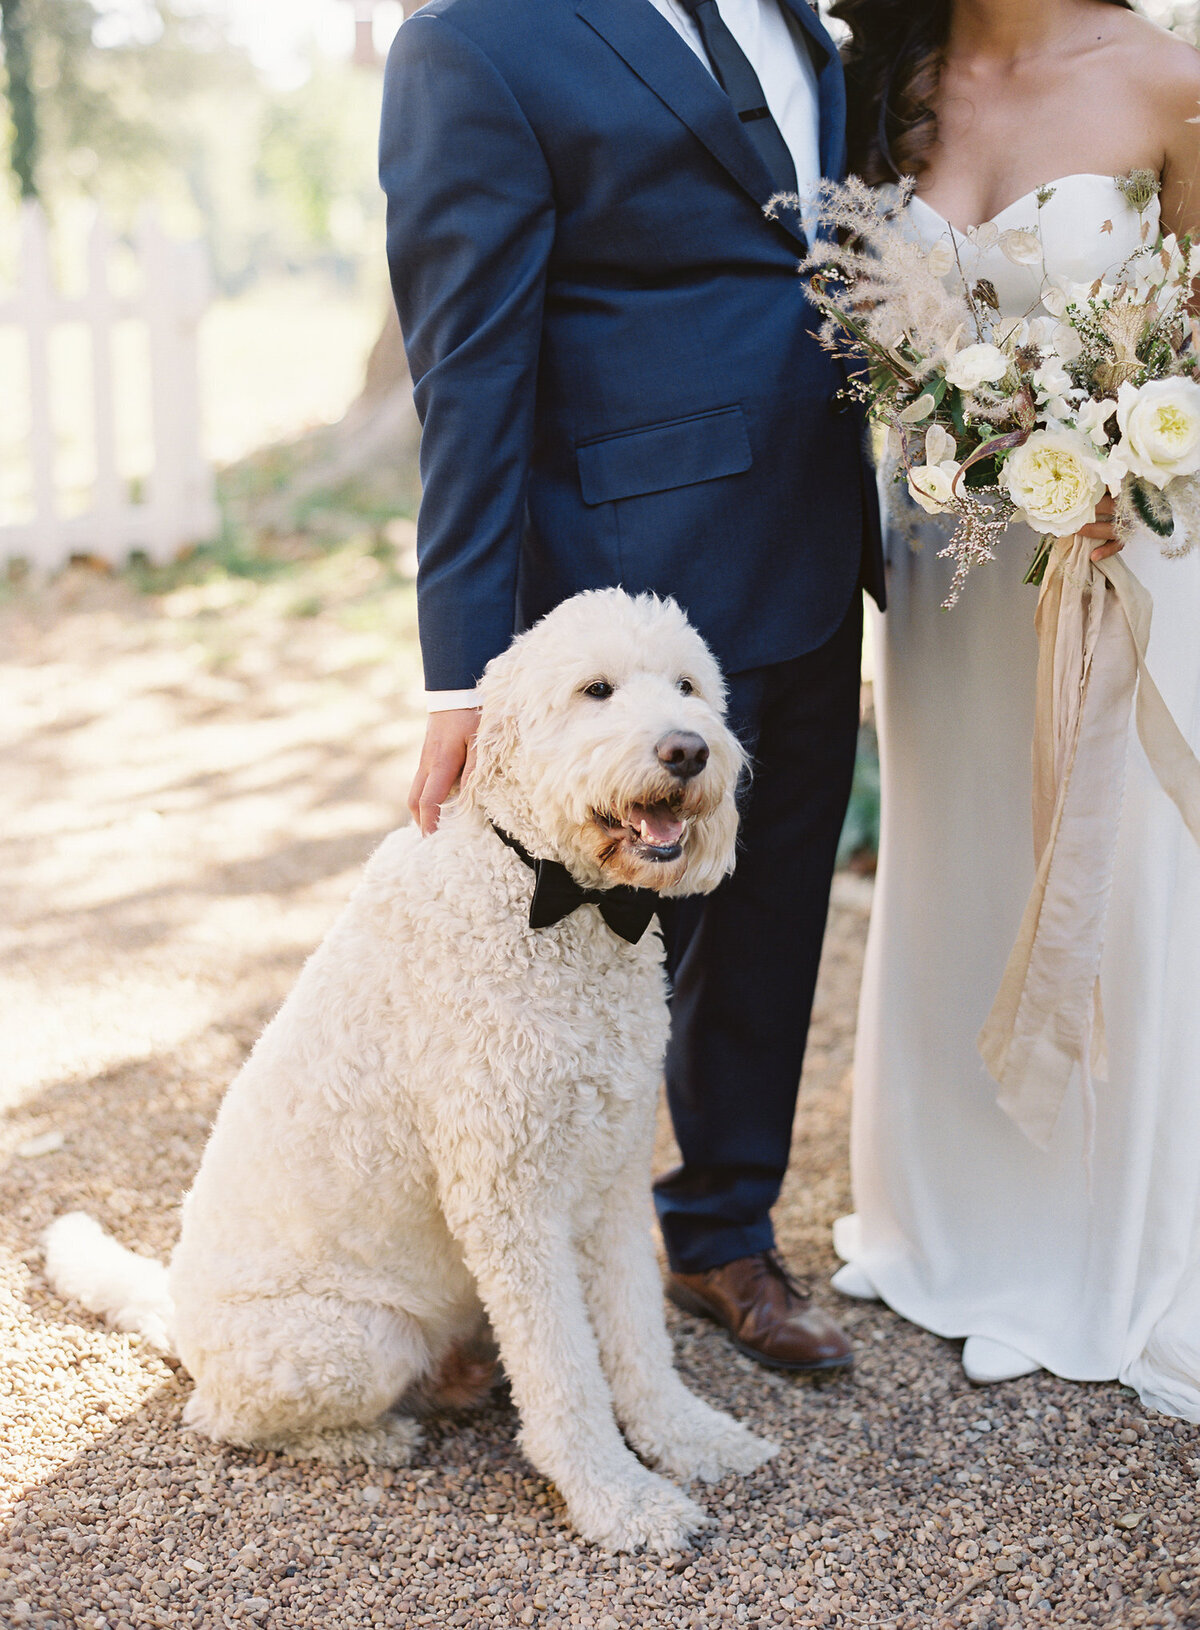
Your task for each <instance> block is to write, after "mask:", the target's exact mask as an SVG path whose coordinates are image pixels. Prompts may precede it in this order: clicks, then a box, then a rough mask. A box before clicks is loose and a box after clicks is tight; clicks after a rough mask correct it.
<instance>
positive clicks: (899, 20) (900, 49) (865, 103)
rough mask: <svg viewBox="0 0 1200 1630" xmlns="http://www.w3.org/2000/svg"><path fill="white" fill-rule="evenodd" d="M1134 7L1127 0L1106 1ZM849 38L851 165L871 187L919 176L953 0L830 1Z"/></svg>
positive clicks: (933, 125)
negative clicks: (848, 32)
mask: <svg viewBox="0 0 1200 1630" xmlns="http://www.w3.org/2000/svg"><path fill="white" fill-rule="evenodd" d="M1106 3H1107V4H1109V5H1116V6H1123V7H1124V8H1125V10H1126V11H1132V10H1133V9H1134V8H1133V6H1132V5H1131V3H1130V0H1106ZM829 10H830V14H831V16H834V17H836V18H837V19H838V21H839V22H842V23H845V24H846V26H847V27H848V28H849V30H850V39H849V40H848V41H847V43H846V46H845V48H844V50H843V52H842V58H843V61H844V62H845V65H846V93H847V108H846V139H847V142H848V144H849V149H850V168H851V170H853V171H854V172H855V173H856V174H858V175H860V176H862V178H863V180H864V181H867V182H869V183H870V184H871V185H872V186H878V185H879V184H880V183H881V182H887V181H895V180H897V179H898V178H899V177H900V176H902V175H915V176H919V175H920V174H921V171H922V170H923V169H924V168H925V167H926V165H927V164H928V163H929V155H930V153H931V151H932V150H933V147H934V144H935V143H936V142H937V133H938V132H937V114H936V113H935V112H934V111H933V104H934V102H935V101H936V100H937V89H938V79H939V77H940V75H941V71H942V55H943V52H944V51H945V49H946V36H947V34H948V32H949V28H950V10H951V0H835V3H834V4H833V5H832V6H830V8H829Z"/></svg>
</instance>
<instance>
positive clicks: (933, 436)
mask: <svg viewBox="0 0 1200 1630" xmlns="http://www.w3.org/2000/svg"><path fill="white" fill-rule="evenodd" d="M957 452H958V448H957V446H956V445H955V441H954V437H953V436H952V435H951V434H950V432H949V431H948V430H943V428H942V426H941V425H940V424H931V425H930V427H929V429H928V430H927V431H926V432H925V462H926V464H945V463H946V462H948V461H949V462H951V463H953V461H954V455H955V453H957ZM954 467H955V469H956V470H957V468H958V466H957V464H955V466H954Z"/></svg>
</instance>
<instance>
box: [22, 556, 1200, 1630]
mask: <svg viewBox="0 0 1200 1630" xmlns="http://www.w3.org/2000/svg"><path fill="white" fill-rule="evenodd" d="M411 624H412V608H411V598H410V596H409V595H408V594H407V592H405V591H403V590H401V589H397V588H395V587H392V586H391V585H390V584H389V583H388V582H387V581H384V574H381V569H380V568H379V565H378V563H377V562H375V561H373V560H372V558H371V557H370V556H369V555H367V554H362V555H355V554H354V552H353V551H351V552H349V553H347V552H343V553H342V554H341V555H339V556H338V557H336V559H335V560H334V561H333V562H328V563H326V564H325V565H323V566H318V567H312V568H305V570H304V571H302V572H301V573H300V574H299V579H298V580H296V579H290V580H289V581H287V582H286V583H277V584H273V585H270V586H268V587H259V588H256V589H253V588H251V587H249V586H247V585H238V584H230V583H228V582H218V583H216V584H214V585H211V586H210V587H208V588H203V589H196V588H192V589H183V590H179V591H176V593H174V594H173V595H170V596H167V597H164V598H160V599H159V600H146V599H141V600H139V599H137V598H135V597H134V596H133V595H132V594H131V593H130V592H129V591H128V589H127V588H126V587H125V586H124V585H123V584H121V583H120V582H113V581H111V580H106V579H103V578H98V577H95V576H93V575H92V574H90V573H87V572H84V571H80V570H75V571H72V572H71V573H69V574H67V576H66V577H65V578H63V579H61V580H60V581H59V583H58V584H56V585H54V586H53V587H52V588H50V589H42V590H41V591H37V592H35V591H32V590H25V591H22V592H20V593H18V594H17V595H15V596H11V597H10V598H9V600H8V602H7V604H6V605H5V606H4V607H3V608H2V609H0V698H2V700H0V742H2V744H3V753H4V762H5V764H6V766H8V773H7V774H6V775H5V777H4V778H3V779H2V780H0V811H2V814H3V820H2V822H0V897H2V898H3V900H4V902H5V909H4V914H3V918H4V920H3V922H0V1012H2V1013H3V1016H4V1017H3V1062H2V1076H3V1081H2V1093H3V1111H4V1114H3V1119H2V1120H0V1324H2V1327H3V1335H2V1340H3V1351H4V1354H5V1357H6V1360H7V1363H6V1374H5V1376H4V1382H3V1384H2V1385H0V1421H2V1422H3V1438H2V1441H3V1444H4V1451H3V1457H2V1463H0V1500H2V1501H3V1506H2V1509H3V1512H4V1523H3V1537H2V1538H0V1625H3V1626H5V1627H8V1626H18V1625H53V1626H58V1625H70V1626H76V1625H79V1626H87V1627H89V1630H90V1627H95V1630H102V1627H112V1630H116V1627H125V1626H134V1625H162V1626H168V1625H169V1626H180V1627H182V1626H196V1627H201V1626H203V1627H209V1626H226V1625H227V1626H235V1625H238V1626H240V1625H255V1624H257V1625H267V1626H281V1627H282V1626H291V1625H317V1626H322V1627H331V1630H342V1627H352V1626H360V1625H368V1624H386V1625H398V1626H416V1625H421V1626H424V1625H433V1626H438V1627H439V1630H440V1627H441V1626H458V1625H467V1626H481V1625H495V1626H516V1625H527V1624H536V1625H542V1626H548V1627H549V1626H567V1625H570V1626H580V1627H584V1626H587V1627H591V1630H618V1627H622V1626H637V1627H641V1626H674V1625H688V1626H708V1625H726V1624H729V1625H734V1624H739V1625H740V1624H745V1625H758V1624H780V1625H789V1626H801V1627H808V1626H860V1625H861V1626H894V1627H896V1630H902V1627H910V1626H911V1627H918V1626H920V1627H924V1626H943V1625H944V1626H968V1625H970V1626H975V1627H977V1630H984V1627H988V1630H993V1627H998V1626H1002V1625H1004V1626H1020V1627H1022V1630H1026V1627H1033V1626H1041V1625H1054V1626H1083V1625H1089V1626H1090V1625H1103V1626H1122V1627H1123V1626H1135V1625H1146V1626H1149V1625H1157V1626H1200V1525H1198V1523H1197V1519H1196V1511H1195V1506H1194V1495H1195V1487H1196V1476H1197V1472H1198V1471H1200V1433H1198V1432H1197V1430H1196V1428H1194V1427H1191V1426H1187V1425H1183V1424H1181V1423H1177V1422H1174V1421H1171V1420H1166V1419H1163V1418H1161V1417H1155V1416H1147V1415H1146V1414H1145V1412H1144V1411H1143V1410H1142V1408H1141V1406H1140V1405H1139V1404H1138V1402H1137V1400H1136V1399H1135V1398H1134V1397H1133V1396H1132V1394H1130V1393H1128V1392H1126V1391H1124V1390H1122V1389H1121V1388H1119V1387H1116V1386H1078V1385H1069V1384H1066V1383H1064V1382H1061V1381H1058V1380H1055V1379H1053V1378H1050V1377H1047V1376H1044V1375H1043V1376H1036V1377H1031V1378H1028V1379H1026V1380H1022V1381H1019V1382H1015V1383H1010V1384H1008V1385H1005V1386H1002V1387H997V1388H992V1389H989V1390H986V1391H977V1390H973V1389H972V1388H971V1387H970V1386H968V1384H967V1383H966V1382H965V1381H964V1379H963V1377H962V1374H961V1370H960V1368H959V1363H958V1347H957V1345H956V1344H954V1343H950V1342H943V1341H939V1340H937V1339H935V1338H933V1337H931V1336H928V1335H925V1334H924V1333H922V1332H921V1331H918V1330H915V1329H912V1328H911V1327H908V1326H906V1325H904V1324H903V1323H901V1322H900V1321H899V1320H898V1319H897V1318H895V1316H894V1315H892V1314H890V1313H889V1312H887V1311H886V1310H884V1309H882V1308H880V1307H878V1306H861V1305H857V1304H840V1312H841V1314H842V1316H843V1318H844V1322H845V1323H846V1325H847V1326H848V1327H849V1328H850V1330H851V1331H852V1333H853V1335H854V1337H855V1339H856V1341H857V1344H858V1352H859V1360H858V1364H857V1367H856V1369H855V1370H854V1372H853V1373H852V1374H851V1375H846V1376H842V1377H838V1378H836V1379H831V1380H827V1381H824V1382H822V1383H820V1384H813V1383H812V1382H806V1381H796V1380H793V1379H790V1378H787V1377H782V1376H779V1375H774V1374H771V1373H770V1372H766V1371H763V1370H761V1369H758V1368H757V1367H755V1366H754V1365H752V1364H750V1363H749V1362H748V1361H746V1360H745V1359H743V1358H741V1357H740V1356H738V1355H737V1354H736V1353H735V1352H734V1351H733V1350H732V1348H731V1347H730V1346H729V1345H728V1344H727V1343H726V1342H725V1340H724V1339H723V1338H722V1336H721V1335H720V1334H719V1333H718V1332H716V1331H715V1330H714V1329H713V1328H712V1327H710V1326H707V1325H705V1324H703V1323H701V1322H699V1321H696V1320H693V1319H690V1318H686V1317H684V1316H681V1315H675V1314H672V1329H673V1333H674V1339H675V1344H676V1351H677V1355H678V1362H679V1366H680V1369H681V1371H682V1372H683V1374H684V1375H685V1377H686V1378H688V1379H689V1381H691V1382H692V1383H693V1384H694V1385H695V1386H696V1387H697V1389H698V1390H699V1391H701V1392H702V1393H704V1394H705V1395H706V1396H708V1397H710V1398H712V1399H713V1400H715V1401H718V1402H720V1403H721V1404H723V1405H725V1406H727V1407H729V1408H730V1409H732V1410H733V1411H734V1412H735V1413H737V1414H738V1415H740V1416H741V1417H742V1418H743V1419H745V1420H747V1421H749V1422H751V1423H752V1424H753V1425H754V1426H755V1427H756V1428H757V1429H758V1430H760V1431H762V1432H765V1433H766V1434H768V1435H769V1436H771V1437H773V1438H775V1439H777V1440H778V1441H780V1442H781V1443H782V1444H783V1452H782V1453H781V1454H780V1455H779V1456H778V1457H777V1459H776V1460H774V1461H773V1462H772V1463H771V1464H770V1465H769V1466H767V1467H765V1468H764V1469H763V1470H762V1471H760V1472H758V1473H756V1474H755V1475H754V1476H753V1477H751V1478H749V1479H747V1480H745V1481H736V1480H730V1481H728V1482H727V1483H724V1484H721V1485H718V1486H717V1487H715V1488H713V1489H709V1490H704V1491H702V1493H701V1496H700V1497H701V1499H702V1500H703V1501H704V1503H705V1504H706V1505H707V1506H708V1508H709V1510H710V1511H711V1513H712V1515H713V1517H714V1519H715V1526H714V1528H713V1530H712V1532H711V1533H710V1535H709V1536H708V1537H706V1538H705V1539H704V1541H703V1542H702V1544H701V1545H700V1546H699V1547H698V1549H696V1550H695V1551H693V1552H690V1553H688V1554H685V1555H680V1556H678V1557H675V1558H668V1559H666V1560H665V1561H659V1560H657V1559H653V1558H647V1557H641V1556H633V1557H609V1556H605V1555H602V1554H598V1553H596V1552H595V1551H593V1550H591V1549H589V1548H587V1547H585V1546H582V1545H579V1544H577V1543H576V1541H575V1539H574V1537H573V1536H572V1534H571V1532H570V1530H569V1529H568V1527H567V1525H566V1522H565V1520H564V1513H563V1507H562V1503H561V1501H560V1500H559V1497H558V1495H557V1493H556V1491H555V1490H554V1489H553V1488H552V1487H550V1486H548V1485H547V1484H545V1483H544V1482H543V1481H542V1480H541V1479H540V1478H538V1477H537V1476H535V1475H534V1474H533V1473H532V1471H531V1469H530V1467H529V1466H528V1464H527V1463H526V1462H525V1461H524V1459H523V1458H522V1456H521V1454H520V1453H519V1451H518V1450H517V1449H516V1448H515V1447H514V1445H513V1432H514V1427H515V1421H514V1417H513V1412H512V1409H511V1407H510V1405H509V1403H508V1401H507V1399H506V1398H505V1397H504V1396H503V1394H500V1395H498V1396H497V1397H496V1398H495V1399H494V1401H493V1402H492V1403H491V1404H490V1405H489V1406H488V1407H487V1408H486V1409H484V1410H483V1411H482V1412H478V1413H474V1414H471V1415H469V1416H464V1417H462V1418H460V1419H453V1418H449V1417H446V1418H441V1419H435V1420H434V1421H432V1422H431V1423H430V1425H429V1429H428V1434H427V1438H426V1445H425V1448H424V1451H423V1453H422V1456H421V1461H420V1464H419V1465H418V1466H416V1467H414V1468H412V1469H411V1470H408V1471H399V1472H394V1473H393V1472H383V1473H381V1472H378V1471H367V1470H365V1469H363V1470H356V1469H353V1468H350V1469H341V1470H324V1469H322V1468H319V1467H314V1466H312V1465H292V1464H288V1463H287V1462H286V1461H285V1460H283V1459H281V1458H279V1457H275V1456H270V1455H254V1454H247V1453H243V1452H235V1451H231V1450H223V1449H219V1448H215V1447H214V1446H212V1445H211V1444H209V1443H206V1442H202V1441H198V1440H196V1439H194V1438H191V1437H189V1436H188V1435H186V1434H185V1433H184V1432H183V1431H182V1430H181V1428H180V1425H179V1415H180V1409H181V1406H182V1403H183V1400H184V1398H185V1396H186V1392H187V1387H188V1382H187V1378H186V1376H185V1375H184V1374H182V1373H181V1372H178V1371H176V1370H174V1369H173V1368H172V1367H170V1366H169V1365H167V1364H166V1363H164V1362H162V1361H161V1360H160V1359H158V1358H155V1357H153V1356H151V1355H149V1354H148V1353H147V1352H146V1351H145V1350H144V1349H143V1348H142V1347H141V1346H139V1344H138V1343H137V1342H136V1341H134V1340H132V1339H130V1338H128V1337H125V1336H120V1335H115V1334H113V1333H111V1332H108V1331H106V1330H104V1329H102V1328H100V1327H98V1325H97V1323H96V1321H95V1320H93V1319H91V1318H90V1317H88V1316H87V1315H85V1314H81V1313H80V1311H79V1310H78V1309H75V1308H69V1307H65V1306H63V1305H62V1304H61V1303H59V1302H57V1301H56V1300H55V1299H54V1298H53V1297H51V1296H50V1295H49V1294H48V1292H47V1291H46V1289H45V1286H44V1284H43V1282H42V1279H41V1275H40V1268H39V1254H38V1248H37V1239H38V1234H39V1231H40V1230H41V1228H42V1227H44V1225H45V1224H46V1223H47V1222H49V1220H50V1219H51V1218H52V1217H53V1216H54V1215H56V1214H57V1213H58V1212H60V1211H62V1210H64V1209H66V1208H68V1207H71V1206H77V1205H82V1206H85V1207H87V1208H88V1209H89V1210H91V1211H93V1212H94V1213H95V1214H96V1215H98V1216H99V1217H100V1218H101V1219H102V1220H103V1221H104V1222H105V1223H106V1224H107V1225H108V1226H109V1227H111V1228H112V1229H113V1230H114V1231H115V1232H116V1233H117V1234H118V1235H119V1236H120V1237H121V1238H122V1239H124V1240H125V1241H126V1242H128V1243H130V1244H132V1245H134V1246H136V1247H139V1248H141V1249H144V1250H147V1251H149V1252H152V1253H155V1254H161V1253H165V1252H166V1251H167V1250H168V1249H169V1247H170V1244H171V1241H172V1238H173V1235H174V1230H175V1218H174V1207H175V1206H176V1204H177V1202H178V1200H179V1198H180V1195H181V1193H182V1191H183V1190H184V1188H185V1187H186V1185H187V1183H188V1181H189V1179H190V1177H191V1175H192V1173H193V1171H194V1169H195V1166H196V1162H197V1160H198V1157H199V1154H200V1150H201V1147H202V1144H203V1140H204V1136H205V1128H206V1127H207V1125H208V1123H209V1120H210V1118H211V1116H212V1113H213V1111H214V1109H215V1106H216V1104H217V1102H218V1100H219V1098H220V1095H221V1093H222V1091H223V1089H224V1087H225V1085H226V1083H227V1082H228V1080H229V1079H230V1077H231V1075H232V1074H233V1072H234V1070H235V1069H236V1067H237V1065H238V1062H239V1061H240V1059H241V1058H242V1057H243V1055H244V1053H245V1051H246V1049H247V1047H248V1046H249V1044H250V1042H251V1040H252V1039H253V1037H254V1035H255V1034H256V1033H257V1031H258V1029H259V1027H260V1026H261V1024H262V1023H263V1021H264V1020H265V1019H266V1018H267V1017H268V1016H269V1014H270V1013H271V1011H272V1010H273V1009H274V1007H275V1006H276V1005H277V1003H278V1002H279V1000H280V998H281V996H282V995H283V994H284V992H285V991H286V989H287V987H288V985H289V983H290V982H291V980H292V979H293V977H294V975H295V972H296V970H297V968H298V967H299V964H300V962H301V961H302V959H303V957H304V956H305V954H306V953H307V951H308V950H309V949H310V948H311V947H312V946H313V945H314V944H315V943H316V941H317V939H318V938H319V936H320V934H321V932H322V930H323V928H324V926H325V924H326V923H327V922H328V920H329V918H330V917H331V915H332V914H333V912H334V911H335V910H336V908H337V906H338V904H339V903H340V901H341V900H342V898H343V897H344V895H345V893H346V891H347V889H348V887H349V885H350V883H351V881H352V879H353V876H354V872H355V869H356V868H357V866H358V865H359V864H360V862H361V861H362V859H363V858H364V856H365V855H366V854H367V853H368V852H369V851H370V849H371V848H372V847H373V845H374V844H375V843H376V842H377V841H378V839H379V837H380V836H381V835H382V833H383V832H384V831H386V830H387V828H388V826H389V825H391V824H393V822H394V820H395V817H396V811H397V810H399V809H400V808H401V807H402V804H403V794H404V790H405V787H406V784H407V777H408V771H409V766H410V764H411V757H412V753H413V750H414V746H415V743H416V740H417V733H418V729H419V721H418V717H417V714H416V711H415V709H414V706H413V690H414V687H415V686H416V684H417V675H416V670H415V665H414V663H413V659H412V654H411V639H410V636H411V631H412V629H411ZM14 772H15V773H14ZM869 902H870V885H869V883H866V882H864V881H862V880H859V879H854V878H850V877H846V878H843V879H841V880H840V881H839V886H838V894H837V898H836V901H835V908H834V913H833V921H832V928H831V934H830V938H829V943H828V948H827V954H826V959H825V965H824V970H823V976H822V984H821V990H820V993H819V997H818V1014H817V1018H816V1022H815V1027H814V1033H813V1042H812V1047H811V1050H810V1056H809V1060H808V1065H807V1069H806V1074H805V1083H804V1091H803V1096H802V1107H801V1112H800V1115H799V1119H798V1125H797V1133H796V1148H795V1155H794V1160H793V1166H792V1172H791V1176H790V1179H789V1183H788V1187H787V1192H786V1195H785V1198H784V1200H783V1202H782V1204H781V1207H780V1210H779V1217H778V1220H779V1224H780V1235H781V1240H782V1243H783V1246H784V1248H785V1250H786V1253H787V1255H788V1257H789V1259H790V1261H791V1262H792V1264H793V1265H794V1266H795V1267H796V1268H797V1269H798V1270H799V1271H801V1272H803V1273H807V1274H810V1275H812V1277H813V1279H814V1281H815V1283H816V1284H817V1286H818V1291H817V1294H818V1296H820V1297H821V1298H822V1299H823V1300H826V1301H829V1302H834V1301H836V1300H837V1299H836V1298H835V1297H833V1295H832V1293H831V1292H829V1291H827V1290H826V1289H824V1288H823V1287H824V1285H825V1282H826V1280H827V1277H828V1275H829V1273H830V1271H831V1270H832V1268H833V1266H834V1262H833V1258H832V1255H831V1251H830V1247H829V1224H830V1221H831V1220H832V1218H833V1217H834V1216H836V1215H837V1214H838V1213H839V1212H840V1211H841V1210H843V1209H845V1208H846V1206H847V1202H848V1182H847V1172H846V1158H845V1157H846V1148H845V1145H846V1110H847V1102H848V1092H849V1071H850V1063H851V1043H852V1030H853V1011H854V1000H855V993H856V989H857V982H858V971H859V963H860V958H861V951H862V943H863V936H864V930H865V926H866V918H867V913H868V910H869ZM660 1154H661V1158H662V1160H663V1161H664V1162H665V1161H666V1160H667V1159H669V1158H670V1150H669V1135H668V1133H667V1131H666V1129H665V1127H664V1129H663V1132H662V1149H661V1151H660Z"/></svg>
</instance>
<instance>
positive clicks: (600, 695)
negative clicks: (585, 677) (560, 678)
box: [583, 679, 613, 702]
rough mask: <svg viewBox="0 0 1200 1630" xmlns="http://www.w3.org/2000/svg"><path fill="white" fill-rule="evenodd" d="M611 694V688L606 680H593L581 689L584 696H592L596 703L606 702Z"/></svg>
mask: <svg viewBox="0 0 1200 1630" xmlns="http://www.w3.org/2000/svg"><path fill="white" fill-rule="evenodd" d="M612 693H613V687H612V686H611V685H610V684H609V682H608V680H607V679H594V680H593V681H592V683H591V684H590V685H585V686H584V687H583V694H584V695H585V696H594V697H595V698H596V700H597V701H598V702H607V700H608V698H609V697H610V696H611V695H612Z"/></svg>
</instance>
